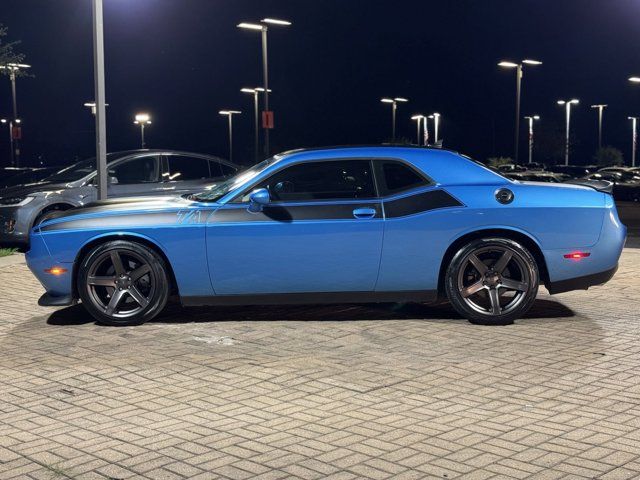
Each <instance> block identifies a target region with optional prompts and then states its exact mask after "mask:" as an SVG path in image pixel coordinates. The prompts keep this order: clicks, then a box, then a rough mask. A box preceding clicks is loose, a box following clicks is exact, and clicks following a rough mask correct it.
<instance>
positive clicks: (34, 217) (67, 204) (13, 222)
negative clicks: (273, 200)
mask: <svg viewBox="0 0 640 480" xmlns="http://www.w3.org/2000/svg"><path fill="white" fill-rule="evenodd" d="M107 170H108V177H109V178H108V188H107V193H108V196H109V197H131V196H139V195H166V194H172V195H175V194H180V193H189V192H196V191H199V190H202V189H203V188H204V187H205V186H207V185H210V184H211V183H213V182H215V181H216V180H219V179H222V178H225V177H227V176H231V175H235V174H236V173H237V171H238V170H239V167H238V166H237V165H234V164H233V163H230V162H228V161H226V160H223V159H221V158H218V157H212V156H210V155H203V154H199V153H188V152H176V151H171V150H133V151H127V152H117V153H110V154H108V155H107ZM95 176H96V161H95V158H91V159H89V160H84V161H81V162H78V163H76V164H74V165H71V166H70V167H67V168H65V169H64V170H61V171H59V172H58V173H56V174H54V175H52V176H50V177H47V178H46V179H44V180H43V181H41V182H38V183H34V184H31V185H25V186H18V187H10V188H2V189H0V244H23V245H24V244H27V243H28V236H29V230H30V229H31V227H33V225H34V224H36V223H37V222H38V221H40V219H41V218H42V217H43V216H44V215H46V214H47V213H49V212H52V211H56V210H66V209H69V208H72V207H77V206H81V205H86V204H87V203H91V202H94V201H96V200H97V189H96V187H95Z"/></svg>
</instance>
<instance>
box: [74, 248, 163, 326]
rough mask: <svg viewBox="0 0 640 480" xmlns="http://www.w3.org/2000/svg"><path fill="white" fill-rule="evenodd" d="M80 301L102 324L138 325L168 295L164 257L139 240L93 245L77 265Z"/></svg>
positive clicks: (144, 320)
mask: <svg viewBox="0 0 640 480" xmlns="http://www.w3.org/2000/svg"><path fill="white" fill-rule="evenodd" d="M77 288H78V294H79V296H80V299H81V300H82V304H83V305H84V307H85V308H86V309H87V311H88V312H89V313H90V314H91V315H92V316H93V317H94V318H95V319H96V320H97V321H98V323H101V324H103V325H111V326H131V325H141V324H143V323H144V322H147V321H149V320H151V319H152V318H154V317H155V316H156V315H158V313H160V312H161V311H162V309H163V308H164V306H165V305H166V303H167V299H168V298H169V275H168V274H167V267H166V265H165V262H164V260H163V259H162V258H161V257H160V255H158V254H157V253H156V252H154V251H153V250H151V249H150V248H148V247H146V246H144V245H141V244H139V243H135V242H131V241H127V240H115V241H109V242H106V243H103V244H101V245H98V246H96V247H94V248H93V249H92V250H91V251H89V253H87V255H85V257H84V258H83V259H82V260H81V263H80V265H79V267H78V278H77Z"/></svg>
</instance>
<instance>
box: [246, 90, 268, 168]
mask: <svg viewBox="0 0 640 480" xmlns="http://www.w3.org/2000/svg"><path fill="white" fill-rule="evenodd" d="M240 91H241V92H242V93H249V94H251V95H253V116H254V118H253V123H254V129H255V131H254V144H255V155H254V160H255V163H258V160H259V158H260V138H259V132H260V126H259V122H258V112H259V106H258V94H259V93H260V92H264V91H265V90H264V88H262V87H256V88H241V89H240ZM270 92H271V90H269V92H267V93H270Z"/></svg>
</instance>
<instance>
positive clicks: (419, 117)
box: [411, 114, 427, 146]
mask: <svg viewBox="0 0 640 480" xmlns="http://www.w3.org/2000/svg"><path fill="white" fill-rule="evenodd" d="M426 118H427V117H425V116H424V115H422V114H417V115H414V116H412V117H411V120H414V121H415V122H416V127H417V136H416V140H417V141H416V144H417V145H418V146H420V124H421V123H422V121H423V120H425V121H426ZM425 126H426V123H425Z"/></svg>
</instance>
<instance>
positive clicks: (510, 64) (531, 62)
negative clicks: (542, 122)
mask: <svg viewBox="0 0 640 480" xmlns="http://www.w3.org/2000/svg"><path fill="white" fill-rule="evenodd" d="M523 64H527V65H532V66H534V65H542V62H541V61H539V60H531V59H528V58H527V59H524V60H522V61H521V62H520V63H514V62H510V61H506V60H503V61H501V62H499V63H498V66H500V67H503V68H515V69H516V126H515V129H516V130H515V133H514V161H515V163H518V146H519V145H518V144H519V142H518V137H519V134H520V96H521V89H522V66H523Z"/></svg>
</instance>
